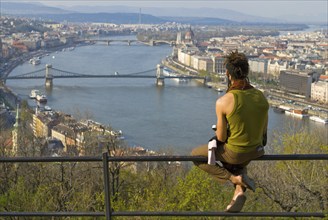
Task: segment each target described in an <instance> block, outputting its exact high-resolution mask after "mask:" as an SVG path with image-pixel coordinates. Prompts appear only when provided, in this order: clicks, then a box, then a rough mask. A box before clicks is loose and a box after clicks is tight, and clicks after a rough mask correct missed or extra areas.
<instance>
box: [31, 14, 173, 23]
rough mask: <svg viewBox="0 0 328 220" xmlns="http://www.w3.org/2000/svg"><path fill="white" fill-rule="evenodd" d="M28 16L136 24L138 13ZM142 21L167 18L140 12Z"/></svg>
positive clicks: (157, 21) (73, 20) (60, 20)
mask: <svg viewBox="0 0 328 220" xmlns="http://www.w3.org/2000/svg"><path fill="white" fill-rule="evenodd" d="M25 16H28V17H36V18H40V17H41V18H43V19H46V20H52V21H58V22H62V21H70V22H99V23H115V24H138V23H139V14H138V13H69V14H37V15H33V14H30V15H25ZM141 17H142V23H144V24H162V23H165V22H167V21H168V20H165V19H162V18H158V17H155V16H152V15H146V14H142V15H141Z"/></svg>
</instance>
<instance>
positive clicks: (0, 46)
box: [0, 38, 2, 59]
mask: <svg viewBox="0 0 328 220" xmlns="http://www.w3.org/2000/svg"><path fill="white" fill-rule="evenodd" d="M1 58H2V41H1V38H0V59H1Z"/></svg>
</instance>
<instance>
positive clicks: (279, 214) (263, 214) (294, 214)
mask: <svg viewBox="0 0 328 220" xmlns="http://www.w3.org/2000/svg"><path fill="white" fill-rule="evenodd" d="M111 215H112V216H208V217H211V216H212V217H215V216H235V217H242V216H243V217H245V216H248V217H318V218H324V217H325V214H324V213H320V212H312V213H311V212H310V213H307V212H238V213H229V212H112V213H111ZM9 216H11V217H14V216H26V217H31V216H37V217H42V216H47V217H49V216H57V217H59V216H61V217H63V216H81V217H83V216H105V213H103V212H0V217H9Z"/></svg>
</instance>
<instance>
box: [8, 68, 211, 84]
mask: <svg viewBox="0 0 328 220" xmlns="http://www.w3.org/2000/svg"><path fill="white" fill-rule="evenodd" d="M150 73H155V74H154V75H151V74H150ZM68 78H148V79H149V78H153V79H156V85H164V80H165V79H183V80H191V79H200V80H203V83H204V84H206V78H205V77H200V76H190V75H167V76H166V75H164V74H163V66H162V65H157V68H154V69H150V70H145V71H139V72H134V73H127V74H119V73H117V72H115V73H112V74H82V73H76V72H71V71H66V70H61V69H57V68H54V67H53V66H52V65H49V64H47V65H46V67H45V68H42V69H39V70H35V71H32V72H27V73H23V74H19V75H14V76H10V75H9V76H7V77H6V78H2V80H3V81H4V82H5V81H6V80H24V79H45V85H46V87H52V86H53V80H54V79H68Z"/></svg>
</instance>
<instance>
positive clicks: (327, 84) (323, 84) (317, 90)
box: [311, 77, 328, 104]
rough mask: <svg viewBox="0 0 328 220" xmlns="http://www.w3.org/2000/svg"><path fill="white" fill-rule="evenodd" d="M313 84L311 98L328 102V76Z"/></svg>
mask: <svg viewBox="0 0 328 220" xmlns="http://www.w3.org/2000/svg"><path fill="white" fill-rule="evenodd" d="M326 78H327V79H325V80H319V81H317V82H314V83H312V85H311V100H313V101H318V102H320V103H327V104H328V77H326Z"/></svg>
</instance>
